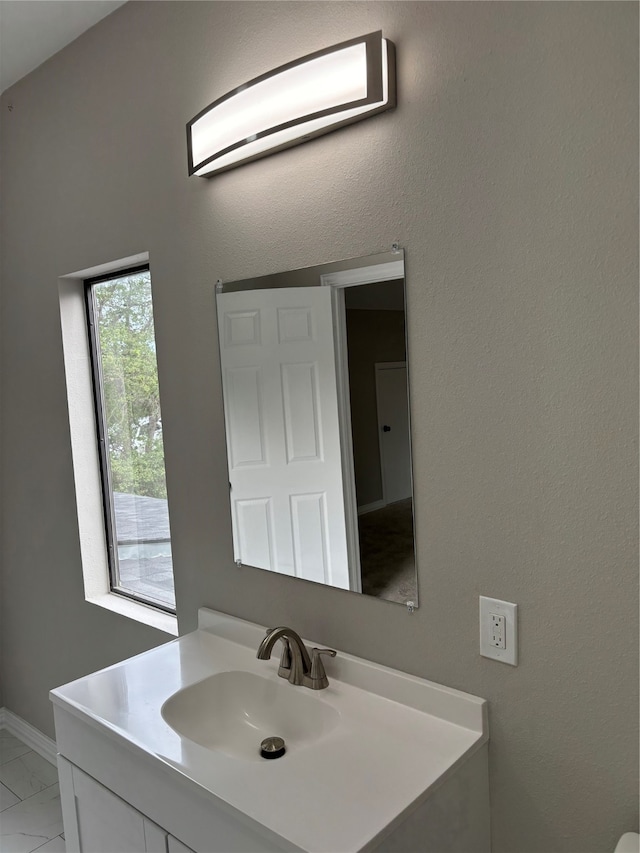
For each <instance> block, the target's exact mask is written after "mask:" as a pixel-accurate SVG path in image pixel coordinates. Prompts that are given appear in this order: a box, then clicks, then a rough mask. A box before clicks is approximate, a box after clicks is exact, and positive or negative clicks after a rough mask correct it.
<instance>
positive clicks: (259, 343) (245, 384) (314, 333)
mask: <svg viewBox="0 0 640 853" xmlns="http://www.w3.org/2000/svg"><path fill="white" fill-rule="evenodd" d="M218 326H219V335H220V353H221V360H222V380H223V396H224V406H225V421H226V430H227V455H228V460H229V480H230V488H231V507H232V523H233V537H234V553H235V558H236V560H240V561H241V562H242V563H244V564H245V565H249V566H256V567H258V568H263V569H269V570H271V571H276V572H281V573H283V574H288V575H295V576H296V577H301V578H304V579H306V580H312V581H317V582H320V583H327V584H331V585H332V586H338V587H342V588H344V589H349V570H348V559H347V540H346V530H345V516H344V496H343V487H342V461H341V453H340V434H339V428H338V408H337V395H336V372H335V356H334V341H333V321H332V312H331V288H329V287H289V288H276V289H269V290H267V289H264V290H251V291H238V292H231V293H219V294H218Z"/></svg>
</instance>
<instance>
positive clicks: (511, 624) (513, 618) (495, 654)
mask: <svg viewBox="0 0 640 853" xmlns="http://www.w3.org/2000/svg"><path fill="white" fill-rule="evenodd" d="M492 614H495V615H496V616H504V618H505V643H504V645H505V647H504V649H500V648H498V647H497V646H495V645H494V644H493V643H492V637H493V625H492V619H491V616H492ZM480 654H481V655H482V656H483V657H485V658H493V660H499V661H500V662H501V663H508V664H511V666H517V665H518V605H517V604H513V603H512V602H510V601H500V599H498V598H487V596H485V595H481V596H480Z"/></svg>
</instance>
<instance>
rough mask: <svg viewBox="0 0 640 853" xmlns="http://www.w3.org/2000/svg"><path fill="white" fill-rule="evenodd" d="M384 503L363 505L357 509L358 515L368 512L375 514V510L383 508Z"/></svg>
mask: <svg viewBox="0 0 640 853" xmlns="http://www.w3.org/2000/svg"><path fill="white" fill-rule="evenodd" d="M385 506H386V503H385V502H384V501H374V502H373V503H372V504H363V505H362V506H359V507H358V515H366V514H367V513H368V512H375V511H376V510H377V509H382V507H385Z"/></svg>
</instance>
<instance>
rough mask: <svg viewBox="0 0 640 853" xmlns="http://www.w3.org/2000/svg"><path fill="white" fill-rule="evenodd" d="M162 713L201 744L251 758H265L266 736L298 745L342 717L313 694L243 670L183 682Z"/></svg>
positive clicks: (319, 735) (317, 736)
mask: <svg viewBox="0 0 640 853" xmlns="http://www.w3.org/2000/svg"><path fill="white" fill-rule="evenodd" d="M160 713H161V714H162V717H163V719H164V720H165V722H166V723H168V725H169V726H171V728H172V729H173V730H174V731H175V732H177V733H178V734H179V735H182V736H183V737H187V738H189V739H190V740H192V741H195V743H197V744H200V746H204V747H206V748H207V749H216V750H219V751H220V752H224V753H226V754H227V755H232V756H234V757H235V758H243V759H247V760H253V761H264V759H263V758H261V756H260V743H261V742H262V741H263V740H264V738H266V737H270V736H272V735H276V736H278V737H281V738H284V740H285V743H286V747H287V751H290V750H297V749H301V748H303V747H305V746H308V745H309V744H311V743H314V742H317V741H318V740H320V739H321V738H322V737H324V735H326V734H327V733H328V732H330V731H331V730H332V729H333V728H335V727H336V726H337V724H338V722H339V720H340V714H339V712H338V711H336V709H335V708H332V707H331V706H330V705H327V704H326V702H323V700H322V699H320V697H319V696H318V695H317V694H315V695H314V694H311V693H309V692H307V691H306V690H305V689H304V688H301V687H294V686H292V685H290V684H289V683H288V682H286V681H283V680H282V679H278V680H274V679H273V678H271V679H267V678H262V677H261V676H259V675H255V674H254V673H252V672H246V671H230V672H218V673H216V674H215V675H211V676H209V677H208V678H205V679H204V680H203V681H199V682H198V683H196V684H192V685H191V686H189V687H185V688H183V689H182V690H179V691H178V692H177V693H174V695H173V696H170V697H169V699H167V701H166V702H165V703H164V705H163V706H162V708H161V711H160ZM285 758H286V754H285Z"/></svg>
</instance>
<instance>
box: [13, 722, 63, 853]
mask: <svg viewBox="0 0 640 853" xmlns="http://www.w3.org/2000/svg"><path fill="white" fill-rule="evenodd" d="M33 850H37V851H38V853H65V844H64V837H63V835H62V812H61V810H60V793H59V791H58V771H57V769H56V768H55V767H54V766H53V764H49V762H48V761H46V760H45V759H44V758H41V757H40V756H39V755H38V753H37V752H34V751H33V750H32V749H29V747H28V746H26V745H25V744H24V743H22V741H20V740H18V739H17V738H16V737H14V736H13V735H11V734H9V732H8V731H7V730H6V729H0V853H31V851H33Z"/></svg>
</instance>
